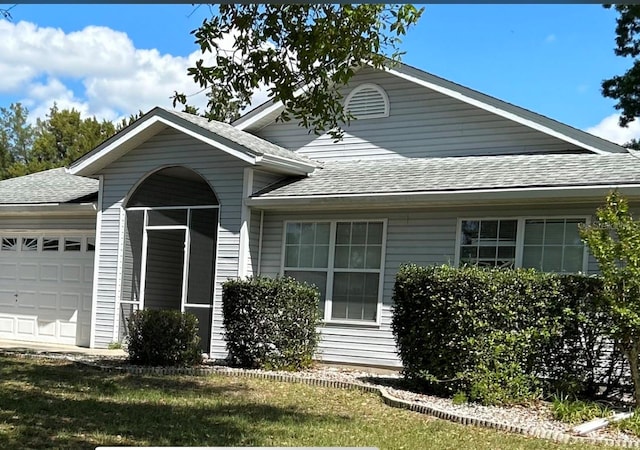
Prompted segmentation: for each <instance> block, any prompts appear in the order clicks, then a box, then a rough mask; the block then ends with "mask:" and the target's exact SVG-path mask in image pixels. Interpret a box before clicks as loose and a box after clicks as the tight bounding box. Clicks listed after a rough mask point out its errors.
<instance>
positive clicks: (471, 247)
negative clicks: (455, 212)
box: [460, 220, 518, 267]
mask: <svg viewBox="0 0 640 450" xmlns="http://www.w3.org/2000/svg"><path fill="white" fill-rule="evenodd" d="M517 224H518V222H517V221H516V220H463V221H462V232H461V242H460V263H461V264H476V265H478V266H488V267H514V265H515V262H516V227H517Z"/></svg>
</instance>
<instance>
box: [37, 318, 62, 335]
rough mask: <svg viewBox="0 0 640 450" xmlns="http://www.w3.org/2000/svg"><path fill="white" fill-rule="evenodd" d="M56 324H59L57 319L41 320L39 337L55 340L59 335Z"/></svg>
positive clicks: (39, 322)
mask: <svg viewBox="0 0 640 450" xmlns="http://www.w3.org/2000/svg"><path fill="white" fill-rule="evenodd" d="M56 323H57V320H56V319H51V320H45V319H41V318H39V319H38V335H39V336H47V337H51V338H55V337H56V333H57V330H56Z"/></svg>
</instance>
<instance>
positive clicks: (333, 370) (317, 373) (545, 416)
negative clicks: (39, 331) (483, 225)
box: [37, 352, 640, 447]
mask: <svg viewBox="0 0 640 450" xmlns="http://www.w3.org/2000/svg"><path fill="white" fill-rule="evenodd" d="M37 356H42V357H50V358H56V359H67V360H71V361H78V362H84V363H90V364H96V365H99V366H102V367H113V368H117V367H126V366H127V363H126V360H125V359H123V358H122V357H105V356H94V355H80V354H60V353H47V352H38V353H37ZM202 367H203V368H206V369H208V370H210V371H212V372H221V373H222V372H224V373H229V372H235V371H237V372H238V373H255V374H263V373H264V374H272V375H281V376H283V377H286V378H299V379H316V380H326V381H333V382H343V383H354V384H359V385H365V386H374V387H377V388H384V389H385V390H386V391H387V393H389V394H390V395H391V396H393V397H395V398H398V399H401V400H405V401H410V402H413V403H416V404H418V405H425V406H428V407H430V408H434V409H438V410H440V411H444V412H446V413H450V414H455V415H459V416H466V417H472V418H475V419H478V420H485V421H489V422H493V423H500V424H504V425H507V426H513V427H520V428H530V429H531V428H538V429H542V430H549V431H553V432H559V433H566V434H572V433H571V428H572V427H573V425H569V424H566V423H563V422H559V421H557V420H554V419H553V417H552V413H551V408H550V405H549V404H548V403H546V402H538V403H536V404H535V405H532V406H527V407H524V406H512V407H499V406H483V405H479V404H476V403H464V404H454V403H453V402H452V401H451V399H447V398H442V397H437V396H433V395H426V394H419V393H415V392H411V391H408V390H404V389H401V388H400V387H399V386H398V381H400V379H401V378H400V376H399V375H380V374H376V373H373V372H368V371H365V370H354V369H350V368H341V367H329V366H322V367H317V368H314V369H310V370H305V371H300V372H287V371H262V370H244V369H232V368H229V367H227V366H223V365H219V364H216V363H215V362H212V361H206V362H205V363H204V364H203V366H202ZM588 437H589V438H592V439H593V438H596V439H602V440H609V439H614V440H616V441H619V442H620V443H626V444H627V445H632V446H634V447H635V446H640V438H638V437H636V436H633V435H629V434H626V433H623V432H621V431H619V430H616V429H614V428H612V427H606V428H604V429H601V430H598V431H595V432H592V433H590V434H589V435H588ZM625 446H626V445H625Z"/></svg>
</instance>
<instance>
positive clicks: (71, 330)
mask: <svg viewBox="0 0 640 450" xmlns="http://www.w3.org/2000/svg"><path fill="white" fill-rule="evenodd" d="M59 325H60V337H63V338H69V339H74V340H75V338H76V323H75V322H73V323H70V322H60V323H59Z"/></svg>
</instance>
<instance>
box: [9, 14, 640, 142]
mask: <svg viewBox="0 0 640 450" xmlns="http://www.w3.org/2000/svg"><path fill="white" fill-rule="evenodd" d="M6 6H9V5H6ZM11 13H12V16H13V21H12V22H6V21H1V20H0V35H2V36H3V38H2V39H0V106H7V105H8V104H9V103H11V102H16V101H21V102H23V103H24V104H26V105H27V106H28V107H29V109H30V110H31V112H32V116H42V115H44V114H45V113H46V111H47V110H48V108H49V107H50V106H51V104H52V103H53V101H57V102H58V104H59V105H61V106H62V107H76V108H77V109H80V110H81V111H82V112H83V113H84V114H89V115H97V116H98V117H105V118H108V119H116V118H118V117H121V116H126V115H128V114H131V113H134V112H137V111H138V110H140V109H141V110H143V111H146V110H148V109H150V108H151V107H152V106H154V105H162V106H166V107H169V106H170V100H169V97H170V95H171V94H172V93H173V91H174V90H179V91H186V92H195V91H197V87H196V85H195V84H194V83H193V82H192V81H191V80H190V79H189V78H188V77H187V76H186V74H185V72H186V67H187V66H188V65H189V63H190V62H192V61H193V60H194V59H195V58H197V57H199V49H198V48H197V47H196V45H195V44H194V43H193V36H191V35H190V31H191V30H193V29H194V28H196V27H197V26H198V25H199V24H200V23H201V22H202V20H203V19H204V18H205V17H207V16H208V15H209V7H208V6H206V5H201V6H192V5H188V4H184V5H42V4H41V5H25V4H21V5H17V6H16V7H14V8H13V9H12V10H11ZM615 18H616V13H615V12H614V11H612V10H607V9H604V8H603V7H602V6H600V5H428V6H427V7H426V11H425V13H424V15H423V17H422V19H421V20H420V23H419V24H418V25H417V26H416V27H415V28H413V29H411V30H410V31H409V33H408V35H407V36H406V37H405V39H404V44H403V49H404V50H405V51H406V55H405V56H404V58H403V61H404V62H406V63H407V64H410V65H412V66H415V67H417V68H420V69H423V70H426V71H429V72H431V73H434V74H435V75H439V76H442V77H444V78H447V79H449V80H451V81H454V82H456V83H460V84H462V85H465V86H467V87H470V88H473V89H477V90H479V91H481V92H484V93H486V94H489V95H493V96H496V97H498V98H500V99H502V100H505V101H508V102H510V103H514V104H516V105H519V106H523V107H525V108H528V109H531V110H533V111H535V112H538V113H541V114H544V115H546V116H548V117H551V118H554V119H557V120H560V121H562V122H565V123H567V124H569V125H572V126H575V127H577V128H580V129H584V130H589V131H591V132H594V133H598V134H601V135H603V136H604V137H607V138H609V139H611V140H614V141H618V142H624V141H627V140H629V139H630V138H631V137H640V127H638V126H636V125H635V124H634V125H633V126H632V127H631V128H630V129H629V130H619V129H618V127H617V125H616V111H615V109H614V107H613V105H614V102H613V101H612V100H610V99H605V98H603V97H602V95H601V93H600V83H601V81H602V80H603V79H605V78H608V77H611V76H613V75H616V74H621V73H622V72H623V71H624V70H625V69H626V68H627V67H628V66H629V65H630V63H631V62H630V61H628V60H625V59H623V58H620V57H617V56H615V55H614V53H613V47H614V38H615V32H614V29H615Z"/></svg>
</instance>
